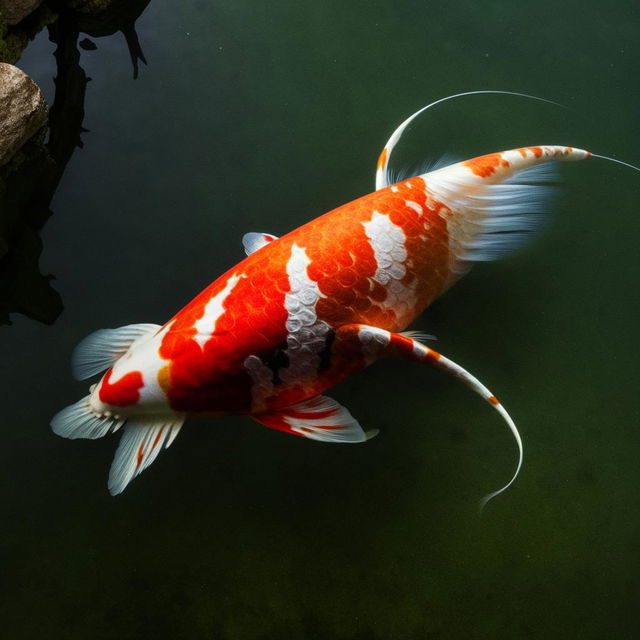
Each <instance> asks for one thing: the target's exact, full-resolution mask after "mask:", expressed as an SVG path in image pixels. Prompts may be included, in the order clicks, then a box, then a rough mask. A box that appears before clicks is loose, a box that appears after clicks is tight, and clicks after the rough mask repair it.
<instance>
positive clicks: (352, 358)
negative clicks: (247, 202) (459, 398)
mask: <svg viewBox="0 0 640 640" xmlns="http://www.w3.org/2000/svg"><path fill="white" fill-rule="evenodd" d="M421 111H423V110H421ZM418 113H419V112H418ZM415 115H416V114H414V116H411V117H410V118H409V119H407V120H405V122H404V123H402V125H401V126H400V127H399V128H398V129H397V130H396V131H395V132H394V134H393V135H392V136H391V138H390V140H389V142H388V143H387V145H386V146H385V148H384V150H383V152H382V154H381V155H380V159H379V162H378V168H377V173H376V184H377V186H378V187H379V188H378V189H377V190H376V191H375V192H373V193H370V194H368V195H365V196H363V197H361V198H358V199H357V200H354V201H352V202H349V203H347V204H344V205H342V206H340V207H338V208H336V209H334V210H332V211H330V212H328V213H326V214H324V215H322V216H320V217H319V218H316V219H315V220H312V221H311V222H308V223H306V224H304V225H302V226H301V227H299V228H298V229H296V230H294V231H292V232H290V233H288V234H287V235H285V236H283V237H281V238H276V237H275V236H272V235H270V234H265V233H250V234H246V235H245V237H244V238H243V245H244V246H245V250H246V251H247V253H248V254H249V255H248V257H247V258H245V259H244V260H242V261H240V262H239V263H238V264H237V265H235V266H234V267H233V268H232V269H230V270H229V271H227V272H226V273H225V274H223V275H222V276H220V277H219V278H217V279H216V280H215V281H214V282H213V283H212V284H211V285H209V286H208V287H207V288H206V289H205V290H204V291H202V292H201V293H200V294H199V295H197V296H196V297H195V298H194V299H193V300H192V301H191V302H190V303H189V304H187V305H186V306H185V307H184V308H183V309H182V310H181V311H179V312H178V313H177V314H176V315H175V316H174V317H173V318H171V320H169V322H167V323H166V324H165V325H164V326H158V325H150V324H144V325H129V326H127V327H122V328H120V329H113V330H101V331H99V332H97V333H96V334H92V335H91V336H89V337H88V338H86V339H85V340H84V341H83V342H82V343H81V344H80V345H79V346H78V347H77V349H76V352H74V363H75V364H74V371H75V373H76V375H77V377H78V378H79V379H84V378H87V377H90V376H91V375H94V374H96V373H99V372H101V371H104V370H105V369H107V370H106V373H105V374H104V375H103V377H102V379H101V380H100V381H99V382H98V383H97V384H96V385H94V386H92V387H91V389H90V393H89V395H88V396H86V397H85V398H82V399H81V400H80V401H78V402H76V403H75V404H74V405H71V406H70V407H67V408H66V409H63V410H62V411H61V412H59V413H58V414H57V415H56V416H55V417H54V418H53V420H52V427H53V430H54V431H55V432H56V433H57V434H59V435H61V436H64V437H68V438H83V437H84V438H97V437H102V436H104V435H106V434H108V433H111V432H113V431H116V430H118V429H120V428H122V427H123V426H124V435H123V437H122V440H121V443H120V446H119V447H118V450H117V452H116V456H115V458H114V462H113V465H112V468H111V472H110V476H109V490H110V491H111V493H113V494H116V493H120V492H121V491H122V490H124V488H125V487H126V486H127V484H128V483H129V482H130V481H131V479H133V478H134V477H135V476H136V475H138V474H139V473H140V472H141V471H142V470H143V469H145V468H146V467H148V466H149V465H150V464H151V462H153V461H154V460H155V459H156V457H157V455H158V452H159V451H160V449H161V448H166V447H168V446H169V445H170V444H171V443H172V442H173V440H174V439H175V437H176V435H177V434H178V432H179V430H180V428H181V426H182V424H183V422H184V421H185V419H186V418H187V417H197V416H206V415H228V414H247V415H250V416H251V417H253V418H254V419H255V420H257V421H258V422H260V423H262V424H264V425H266V426H268V427H271V428H273V429H277V430H281V431H285V432H288V433H292V434H295V435H300V436H303V437H306V438H310V439H315V440H320V441H324V442H351V443H355V442H363V441H365V440H367V439H368V438H369V437H371V436H372V435H374V432H365V431H364V430H363V429H362V427H361V426H360V424H359V423H358V421H357V420H356V419H355V418H354V417H353V416H352V415H351V413H350V412H349V411H348V410H347V409H346V408H345V407H343V406H341V405H340V404H339V403H337V402H336V401H334V400H332V399H330V398H327V397H325V396H323V395H321V394H322V393H323V392H324V391H325V390H326V389H329V388H330V387H332V386H334V385H336V384H337V383H339V382H340V381H342V380H344V379H345V378H347V377H349V376H351V375H353V374H354V373H357V372H358V371H359V370H361V369H363V368H364V367H366V366H368V365H369V364H371V363H372V362H374V361H376V360H378V359H380V358H383V357H399V358H404V359H406V360H413V361H417V362H421V363H426V364H430V365H433V366H436V367H438V368H440V369H441V370H443V371H445V372H447V373H449V374H451V375H453V376H455V377H456V378H458V379H460V380H462V381H463V382H464V383H465V384H467V385H468V386H469V387H471V388H472V389H473V390H474V391H475V392H476V393H478V394H479V395H480V396H481V397H483V398H484V400H486V401H487V402H488V403H489V404H490V405H491V406H492V407H494V409H495V410H496V411H498V412H499V413H500V414H501V416H502V417H503V419H504V420H505V422H506V423H507V425H508V426H509V428H510V429H511V431H512V433H513V435H514V437H515V439H516V442H517V444H518V451H519V458H518V466H517V469H516V473H515V474H514V476H513V477H512V478H511V480H510V481H509V483H508V484H507V485H505V487H503V488H502V489H501V490H500V491H498V492H494V493H493V494H491V495H490V496H489V498H490V497H493V496H495V495H497V494H498V493H500V492H501V491H503V490H504V489H506V487H508V486H509V485H510V484H511V483H512V482H513V481H514V480H515V477H516V475H517V473H518V470H519V469H520V466H521V464H522V443H521V440H520V436H519V434H518V432H517V429H516V427H515V424H514V423H513V420H512V419H511V418H510V417H509V415H508V413H507V412H506V410H505V409H504V407H503V406H502V405H501V404H500V402H499V401H498V400H497V399H496V397H495V396H494V395H493V394H492V393H491V392H490V391H489V390H488V389H487V388H486V387H485V386H484V385H482V384H481V383H480V382H479V380H477V378H475V377H474V376H472V375H471V374H470V373H468V372H467V371H465V370H464V369H463V368H462V367H461V366H460V365H458V364H456V363H454V362H452V361H451V360H449V359H448V358H446V357H444V356H442V355H441V354H438V353H436V352H435V351H433V350H431V349H430V348H428V347H427V346H425V345H423V344H421V343H420V342H419V336H418V335H417V334H415V333H411V332H406V333H404V334H402V333H401V332H402V331H403V330H404V329H405V328H406V327H407V326H408V325H409V324H410V323H411V322H412V321H413V320H414V319H415V318H416V317H417V316H418V315H419V314H420V313H421V312H422V311H423V310H424V309H425V308H426V307H427V306H428V305H429V304H430V303H431V302H432V301H433V300H435V299H436V298H437V297H438V296H439V295H440V294H441V293H442V292H443V291H445V290H446V289H447V288H448V287H449V286H451V284H453V282H455V281H456V280H457V279H458V278H459V277H460V276H461V275H462V274H463V273H465V271H466V270H468V268H469V267H470V265H471V264H472V263H473V262H477V261H482V260H489V259H493V258H495V257H498V256H499V255H501V254H504V253H506V252H508V251H511V250H513V249H514V248H515V247H516V246H517V244H518V243H519V241H520V240H521V238H522V237H523V236H524V235H526V234H527V233H528V232H530V231H531V230H532V229H533V228H534V227H535V225H536V223H537V222H538V220H539V218H540V212H541V211H544V210H545V209H546V208H547V200H546V198H547V197H548V194H549V188H548V185H547V182H548V175H546V174H541V173H539V167H540V165H542V164H544V163H548V162H552V161H561V160H582V159H585V158H587V157H589V156H590V155H591V154H590V153H589V152H587V151H583V150H580V149H575V148H573V147H566V146H557V145H546V146H545V145H540V146H532V147H522V148H519V149H512V150H509V151H502V152H498V153H492V154H488V155H484V156H479V157H477V158H472V159H470V160H466V161H464V162H459V163H455V164H451V165H449V166H446V167H443V168H440V169H436V170H434V171H431V172H428V173H425V174H423V175H420V176H415V177H412V178H409V179H407V180H404V181H402V182H399V183H397V184H393V185H389V184H388V183H387V181H388V172H387V167H388V162H389V158H390V156H391V152H392V150H393V146H394V145H395V144H396V143H397V141H398V139H399V138H400V135H401V133H402V131H403V130H404V128H406V126H407V125H408V123H409V122H411V120H412V119H413V118H414V117H415ZM599 157H601V156H599ZM622 164H624V163H622ZM373 402H375V399H374V400H373ZM487 499H488V498H487Z"/></svg>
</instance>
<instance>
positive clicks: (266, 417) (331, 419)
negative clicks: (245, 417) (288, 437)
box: [251, 396, 378, 442]
mask: <svg viewBox="0 0 640 640" xmlns="http://www.w3.org/2000/svg"><path fill="white" fill-rule="evenodd" d="M251 417H252V418H253V419H254V420H256V421H257V422H259V423H260V424H263V425H265V426H267V427H270V428H271V429H277V430H279V431H285V432H287V433H293V434H295V435H297V436H303V437H305V438H310V439H311V440H320V441H322V442H364V441H365V440H368V439H369V438H372V437H373V436H375V435H377V433H378V431H377V430H375V431H369V432H366V433H365V431H364V430H363V429H362V427H361V426H360V424H359V423H358V421H357V420H356V419H355V418H354V417H353V416H352V415H351V414H350V413H349V411H347V409H345V408H344V407H343V406H342V405H341V404H339V403H338V402H336V401H335V400H333V399H332V398H327V396H316V397H315V398H310V399H309V400H305V401H304V402H299V403H298V404H294V405H292V406H291V407H287V408H286V409H280V410H279V411H272V412H269V413H261V414H258V415H253V416H251Z"/></svg>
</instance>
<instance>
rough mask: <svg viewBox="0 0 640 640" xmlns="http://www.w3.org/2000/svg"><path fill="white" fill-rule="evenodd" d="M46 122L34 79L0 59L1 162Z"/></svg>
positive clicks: (40, 93)
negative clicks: (0, 61) (1, 61)
mask: <svg viewBox="0 0 640 640" xmlns="http://www.w3.org/2000/svg"><path fill="white" fill-rule="evenodd" d="M46 122H47V105H46V103H45V101H44V97H43V96H42V92H41V91H40V89H39V88H38V86H37V85H36V83H35V82H34V81H33V80H32V79H31V78H30V77H29V76H28V75H27V74H26V73H23V72H22V71H20V69H18V68H16V67H14V66H12V65H10V64H5V63H0V166H2V165H3V164H6V163H7V162H8V161H9V160H10V159H11V158H12V156H13V155H14V154H15V152H16V151H18V149H20V147H22V145H23V144H24V143H25V142H27V140H29V138H31V137H32V136H33V134H34V133H36V132H37V131H38V130H39V129H40V128H42V127H43V126H44V125H45V123H46Z"/></svg>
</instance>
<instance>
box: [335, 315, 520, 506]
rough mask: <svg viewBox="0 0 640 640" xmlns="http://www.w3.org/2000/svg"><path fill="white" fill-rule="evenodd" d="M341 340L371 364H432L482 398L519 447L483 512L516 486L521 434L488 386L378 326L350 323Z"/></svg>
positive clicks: (410, 340)
mask: <svg viewBox="0 0 640 640" xmlns="http://www.w3.org/2000/svg"><path fill="white" fill-rule="evenodd" d="M338 341H340V342H342V343H349V344H350V345H351V346H352V347H353V348H355V346H356V345H359V348H360V349H361V353H362V355H363V356H364V358H365V359H367V360H369V361H373V360H377V359H378V358H382V357H389V356H394V357H400V358H406V359H408V360H414V361H416V362H425V363H428V364H432V365H433V366H435V367H437V368H438V369H441V370H442V371H445V372H446V373H449V374H451V375H453V376H454V377H456V378H458V379H459V380H461V381H462V382H463V383H464V384H466V385H467V386H468V387H469V388H470V389H472V390H473V391H475V392H476V393H477V394H478V395H480V396H482V397H483V398H484V399H485V400H486V401H487V402H488V403H489V404H490V405H491V406H492V407H493V408H494V409H495V410H496V411H497V412H498V413H499V414H500V415H501V416H502V418H503V419H504V421H505V422H506V423H507V425H508V427H509V429H510V430H511V433H512V434H513V437H514V438H515V441H516V444H517V446H518V464H517V466H516V471H515V473H514V474H513V477H512V478H511V480H509V482H508V483H507V484H506V485H505V486H504V487H502V488H501V489H499V490H498V491H494V492H493V493H490V494H489V495H487V496H485V497H484V498H483V499H482V501H481V503H480V507H481V509H482V508H484V506H485V505H486V504H487V502H489V500H491V499H492V498H495V497H496V496H497V495H499V494H501V493H502V492H503V491H505V490H506V489H508V488H509V487H510V486H511V485H512V484H513V482H514V481H515V479H516V477H517V476H518V473H519V472H520V467H521V466H522V458H523V451H522V440H521V438H520V434H519V433H518V429H517V427H516V425H515V423H514V422H513V420H512V419H511V416H509V414H508V413H507V411H506V409H505V408H504V407H503V406H502V405H501V404H500V402H499V401H498V399H497V398H496V397H495V396H494V395H493V393H491V391H489V389H487V387H485V386H484V385H483V384H482V383H481V382H480V381H479V380H478V379H477V378H476V377H475V376H473V375H471V374H470V373H469V372H468V371H466V370H465V369H463V368H462V367H461V366H460V365H459V364H456V363H455V362H453V361H452V360H450V359H449V358H446V357H445V356H443V355H442V354H440V353H438V352H437V351H434V350H433V349H430V348H429V347H427V346H426V345H424V344H422V343H421V342H418V340H415V339H413V338H411V337H409V336H408V335H406V334H405V335H403V334H400V333H392V332H390V331H385V330H384V329H378V328H377V327H371V326H368V325H364V324H350V325H345V326H343V327H341V328H340V329H339V330H338V331H337V333H336V342H338Z"/></svg>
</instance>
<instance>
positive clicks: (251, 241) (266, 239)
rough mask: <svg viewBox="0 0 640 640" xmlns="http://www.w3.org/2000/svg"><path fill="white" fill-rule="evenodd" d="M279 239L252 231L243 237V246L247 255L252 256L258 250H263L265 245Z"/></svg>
mask: <svg viewBox="0 0 640 640" xmlns="http://www.w3.org/2000/svg"><path fill="white" fill-rule="evenodd" d="M277 239H278V236H272V235H271V234H270V233H257V232H255V231H252V232H251V233H245V234H244V235H243V236H242V246H243V247H244V251H245V253H246V254H247V255H248V256H250V255H251V254H252V253H255V252H256V251H257V250H258V249H262V247H264V245H265V244H269V243H270V242H273V241H274V240H277Z"/></svg>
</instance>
